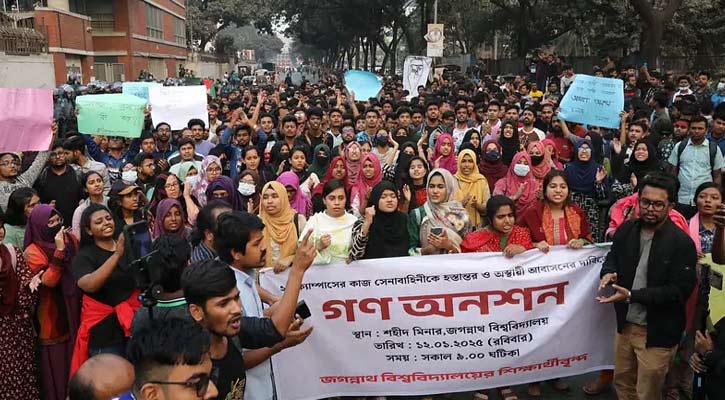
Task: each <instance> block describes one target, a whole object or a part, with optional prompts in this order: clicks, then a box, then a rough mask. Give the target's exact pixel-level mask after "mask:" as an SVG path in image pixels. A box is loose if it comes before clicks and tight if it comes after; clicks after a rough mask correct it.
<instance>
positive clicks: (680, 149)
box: [675, 139, 718, 169]
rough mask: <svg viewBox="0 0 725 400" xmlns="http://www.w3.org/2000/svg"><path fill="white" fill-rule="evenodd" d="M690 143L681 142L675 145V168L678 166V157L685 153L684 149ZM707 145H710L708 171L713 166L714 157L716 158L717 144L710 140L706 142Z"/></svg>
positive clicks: (686, 141)
mask: <svg viewBox="0 0 725 400" xmlns="http://www.w3.org/2000/svg"><path fill="white" fill-rule="evenodd" d="M688 143H690V140H689V139H687V140H683V141H681V142H680V143H677V165H675V167H679V166H680V156H681V155H682V153H683V152H684V151H685V148H687V144H688ZM707 143H708V145H710V169H712V167H713V166H714V165H715V157H716V156H717V147H718V146H717V143H715V142H713V141H712V140H708V141H707Z"/></svg>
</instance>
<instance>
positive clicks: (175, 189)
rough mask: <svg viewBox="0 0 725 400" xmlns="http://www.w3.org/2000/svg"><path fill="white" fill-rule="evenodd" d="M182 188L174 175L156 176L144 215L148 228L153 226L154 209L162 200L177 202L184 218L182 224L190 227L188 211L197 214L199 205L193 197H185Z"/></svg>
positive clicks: (181, 183) (181, 184) (182, 184)
mask: <svg viewBox="0 0 725 400" xmlns="http://www.w3.org/2000/svg"><path fill="white" fill-rule="evenodd" d="M184 186H185V185H184V183H183V182H182V181H181V180H180V179H179V177H177V176H176V175H174V174H159V175H157V176H156V183H155V184H154V190H153V195H152V196H151V201H150V202H149V206H148V212H147V213H146V216H147V219H148V221H149V226H153V225H154V219H155V218H156V209H157V207H158V206H159V203H160V202H161V201H163V200H164V199H174V200H177V201H178V202H179V203H180V204H181V211H182V215H184V217H185V218H184V224H185V225H186V226H189V227H190V226H191V225H192V221H191V219H190V218H189V211H190V210H191V211H194V212H195V213H198V209H199V204H198V203H197V202H196V199H195V198H194V197H193V196H191V195H185V193H184Z"/></svg>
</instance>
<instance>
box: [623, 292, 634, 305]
mask: <svg viewBox="0 0 725 400" xmlns="http://www.w3.org/2000/svg"><path fill="white" fill-rule="evenodd" d="M624 301H625V302H626V303H627V304H630V303H631V301H632V291H631V290H627V298H626V299H625V300H624Z"/></svg>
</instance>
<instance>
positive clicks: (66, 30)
mask: <svg viewBox="0 0 725 400" xmlns="http://www.w3.org/2000/svg"><path fill="white" fill-rule="evenodd" d="M45 4H46V6H44V7H36V8H35V24H36V27H38V29H40V30H41V31H42V32H43V33H44V34H45V35H46V37H47V39H48V51H49V52H50V53H51V54H52V55H53V59H54V62H55V80H56V83H58V84H60V83H65V82H67V81H68V80H69V79H77V80H79V81H81V82H83V83H88V82H90V81H92V80H100V81H106V82H116V81H132V80H136V79H137V78H138V76H139V74H140V72H141V71H142V70H145V71H147V72H150V73H151V74H153V76H154V78H155V79H163V78H167V77H169V76H177V75H178V70H179V65H180V64H183V63H184V60H186V48H187V46H186V6H185V0H47V2H45Z"/></svg>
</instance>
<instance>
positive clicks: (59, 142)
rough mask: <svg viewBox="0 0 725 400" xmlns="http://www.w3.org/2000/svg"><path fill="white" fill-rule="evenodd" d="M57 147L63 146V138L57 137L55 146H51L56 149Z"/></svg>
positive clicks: (54, 142)
mask: <svg viewBox="0 0 725 400" xmlns="http://www.w3.org/2000/svg"><path fill="white" fill-rule="evenodd" d="M57 148H63V139H60V138H56V139H55V140H53V147H51V148H50V149H51V150H55V149H57Z"/></svg>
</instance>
